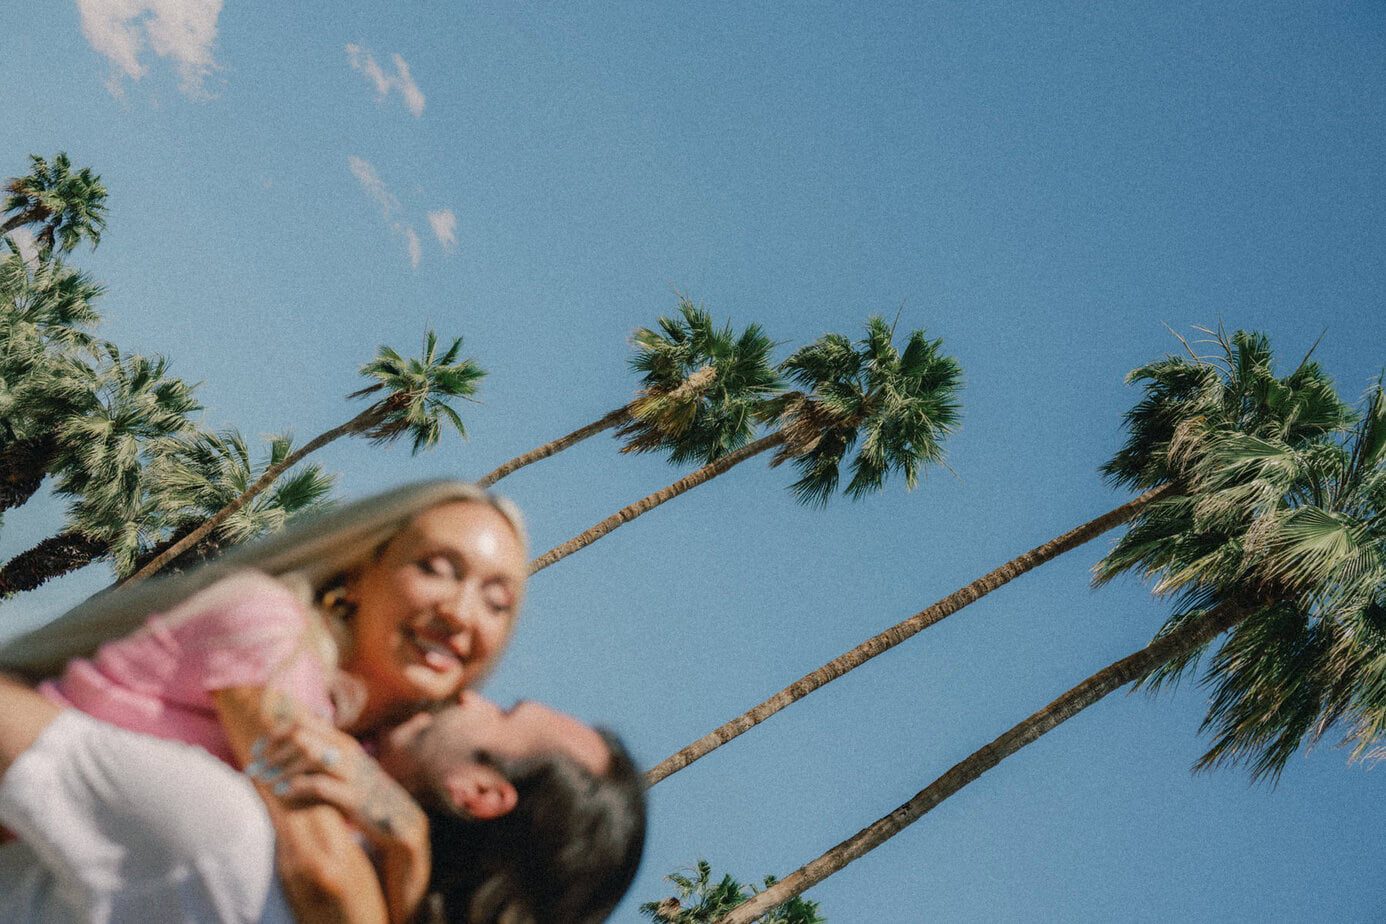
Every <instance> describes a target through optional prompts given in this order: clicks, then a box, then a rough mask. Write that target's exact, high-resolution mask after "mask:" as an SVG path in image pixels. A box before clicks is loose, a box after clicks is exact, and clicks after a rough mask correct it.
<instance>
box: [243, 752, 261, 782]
mask: <svg viewBox="0 0 1386 924" xmlns="http://www.w3.org/2000/svg"><path fill="white" fill-rule="evenodd" d="M251 753H252V754H253V753H254V751H252V752H251ZM264 772H265V765H264V764H262V763H261V762H260V758H259V756H258V755H257V756H256V758H255V759H254V760H252V761H251V762H250V763H248V764H246V765H245V775H246V776H259V775H260V774H262V773H264Z"/></svg>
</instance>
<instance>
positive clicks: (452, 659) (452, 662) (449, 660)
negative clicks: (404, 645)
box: [414, 633, 462, 671]
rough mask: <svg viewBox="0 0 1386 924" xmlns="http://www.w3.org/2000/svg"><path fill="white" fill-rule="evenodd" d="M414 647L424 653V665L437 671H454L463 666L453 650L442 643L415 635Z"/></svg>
mask: <svg viewBox="0 0 1386 924" xmlns="http://www.w3.org/2000/svg"><path fill="white" fill-rule="evenodd" d="M414 647H416V648H418V649H419V651H421V652H422V653H423V660H424V663H425V664H427V665H428V666H429V667H431V668H433V669H434V670H436V671H446V670H453V669H455V668H457V667H460V666H461V663H462V662H461V661H460V660H459V659H458V657H457V655H456V654H455V653H454V652H453V650H452V649H451V648H449V647H448V646H446V645H444V644H443V643H442V642H439V641H435V640H433V639H431V638H425V637H424V636H422V635H418V634H417V633H415V634H414Z"/></svg>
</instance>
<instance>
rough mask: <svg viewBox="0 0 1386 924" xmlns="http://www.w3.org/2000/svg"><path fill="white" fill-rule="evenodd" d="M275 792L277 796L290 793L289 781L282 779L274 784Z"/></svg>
mask: <svg viewBox="0 0 1386 924" xmlns="http://www.w3.org/2000/svg"><path fill="white" fill-rule="evenodd" d="M274 794H275V795H276V796H287V795H288V794H289V781H288V780H280V781H279V782H278V783H275V784H274Z"/></svg>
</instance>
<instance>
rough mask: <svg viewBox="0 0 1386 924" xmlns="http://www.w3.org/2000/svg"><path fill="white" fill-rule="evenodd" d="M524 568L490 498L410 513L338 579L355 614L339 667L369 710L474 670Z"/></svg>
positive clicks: (512, 611) (429, 693) (488, 654)
mask: <svg viewBox="0 0 1386 924" xmlns="http://www.w3.org/2000/svg"><path fill="white" fill-rule="evenodd" d="M527 574H528V562H527V561H526V558H525V549H524V544H523V543H522V542H521V541H520V538H519V536H517V535H516V533H515V530H514V528H513V527H512V526H511V525H510V522H509V521H508V520H507V519H506V518H505V517H504V516H503V515H502V514H501V513H500V512H499V511H497V510H496V509H495V508H494V507H492V506H491V505H490V504H485V503H480V502H476V501H455V502H451V503H446V504H441V505H439V506H437V507H432V508H430V509H428V510H425V511H423V512H422V513H420V514H418V515H417V516H415V517H414V518H413V519H412V520H411V521H410V522H409V524H408V525H407V526H405V528H404V529H402V530H401V531H400V532H399V533H398V534H397V535H396V536H395V537H394V538H393V539H391V540H390V541H389V542H388V543H387V544H386V545H385V547H384V548H382V549H381V550H380V552H379V553H378V554H377V555H376V556H375V557H374V558H372V559H371V560H370V561H368V562H366V564H364V565H363V566H361V567H360V568H359V569H357V570H356V571H355V572H354V573H353V574H352V575H351V576H350V578H349V579H348V581H347V584H346V596H347V599H348V600H349V601H350V602H351V603H353V604H354V605H355V614H354V616H353V617H352V620H351V629H352V636H353V642H352V645H351V651H350V654H349V656H348V658H347V661H346V663H345V664H344V665H343V668H344V669H345V670H347V671H349V672H350V673H352V674H355V675H356V676H357V677H359V678H360V679H361V680H362V681H363V682H364V684H365V686H366V691H367V696H366V710H367V714H368V716H374V717H377V718H380V717H384V716H385V715H387V714H388V713H389V712H391V711H392V710H394V709H397V708H399V707H403V706H409V705H413V704H416V703H418V702H419V701H420V700H440V699H444V698H446V697H449V696H451V695H453V694H454V693H456V692H457V691H458V690H460V689H462V688H463V687H464V686H469V685H471V684H473V683H475V682H476V681H477V680H478V679H479V678H480V677H481V676H483V675H484V674H485V673H486V672H487V670H489V669H490V666H491V664H492V662H493V661H494V660H495V658H496V657H497V656H498V655H499V654H500V652H501V650H502V649H503V648H504V647H505V643H506V641H507V640H508V639H509V637H510V630H511V627H512V626H513V624H514V620H515V615H516V613H517V612H518V611H519V606H520V601H521V598H522V597H523V594H524V585H525V578H526V575H527ZM363 718H366V717H364V716H363Z"/></svg>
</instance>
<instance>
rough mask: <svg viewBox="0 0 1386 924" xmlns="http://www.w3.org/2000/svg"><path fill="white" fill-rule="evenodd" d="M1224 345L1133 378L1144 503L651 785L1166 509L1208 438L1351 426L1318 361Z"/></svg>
mask: <svg viewBox="0 0 1386 924" xmlns="http://www.w3.org/2000/svg"><path fill="white" fill-rule="evenodd" d="M1208 333H1210V334H1214V332H1212V331H1209V332H1208ZM1214 337H1215V341H1214V342H1215V343H1216V344H1217V345H1218V347H1219V351H1218V352H1217V353H1214V354H1213V355H1211V356H1197V355H1193V356H1191V357H1190V359H1188V360H1185V359H1184V358H1182V357H1179V356H1173V357H1167V358H1166V359H1164V360H1161V361H1160V362H1157V363H1154V364H1151V365H1149V366H1143V367H1141V368H1139V369H1136V370H1135V371H1133V372H1132V373H1131V374H1130V375H1129V376H1127V381H1128V382H1130V383H1139V384H1142V385H1143V386H1144V388H1145V395H1144V397H1143V398H1142V400H1141V401H1140V402H1139V403H1138V404H1137V405H1136V406H1135V407H1134V408H1133V409H1132V410H1131V411H1130V412H1129V413H1127V415H1126V419H1125V425H1126V430H1127V439H1126V442H1125V444H1124V445H1123V447H1122V449H1121V450H1120V451H1119V452H1118V453H1117V454H1116V456H1115V457H1114V459H1113V460H1112V461H1111V462H1109V463H1108V464H1107V465H1106V466H1104V469H1103V470H1104V472H1106V473H1107V475H1108V477H1109V479H1111V480H1112V481H1114V482H1116V483H1117V484H1120V485H1124V486H1128V487H1139V488H1145V489H1146V490H1145V492H1144V493H1142V494H1141V495H1140V496H1138V497H1136V498H1135V499H1133V500H1131V501H1128V502H1127V503H1124V504H1122V505H1121V506H1119V507H1117V508H1115V509H1113V510H1110V511H1108V512H1107V513H1104V514H1102V515H1101V516H1099V517H1097V518H1095V519H1092V520H1089V521H1088V522H1086V523H1083V524H1081V525H1080V526H1077V527H1075V528H1073V529H1071V530H1069V531H1068V532H1066V533H1064V534H1062V535H1060V536H1057V537H1055V538H1053V539H1051V540H1049V541H1048V542H1045V543H1043V544H1042V545H1039V546H1037V547H1035V548H1033V549H1031V550H1030V551H1028V552H1026V553H1025V554H1023V555H1021V556H1019V557H1017V558H1013V559H1011V560H1010V561H1008V562H1006V563H1005V564H1004V565H1001V566H1000V567H998V568H995V569H993V570H992V571H989V572H987V573H986V574H984V575H982V576H981V577H979V578H977V579H976V580H974V581H972V582H971V583H969V584H967V585H965V586H963V587H961V588H959V589H958V590H956V591H954V592H953V593H951V594H949V595H948V596H946V597H944V598H943V599H941V600H939V601H937V602H935V603H934V604H932V605H931V606H929V607H926V608H925V609H923V610H921V611H919V612H918V613H916V614H914V615H913V616H910V617H909V618H907V619H904V620H902V621H901V622H898V623H896V624H895V625H893V626H891V627H890V628H888V629H886V630H885V631H883V632H880V633H878V634H876V635H874V636H872V637H871V638H869V639H867V640H866V641H864V642H862V643H861V644H859V645H857V646H856V647H855V648H852V649H851V650H850V651H847V652H845V653H843V654H841V655H838V656H837V657H836V658H833V659H832V660H831V661H829V662H828V663H826V664H824V665H822V666H821V667H819V668H817V669H816V670H813V671H811V672H809V673H808V674H805V675H804V676H802V677H800V678H799V679H798V680H796V681H794V682H793V683H792V684H790V685H789V686H787V687H785V688H784V689H782V690H780V691H779V692H778V693H776V694H774V695H773V696H771V697H769V698H768V699H766V700H764V701H763V702H761V703H759V704H758V705H756V706H754V707H753V708H751V709H749V710H747V711H746V712H743V713H742V714H741V715H739V716H737V717H736V718H734V719H731V720H729V721H727V722H724V723H723V724H722V725H720V726H718V727H717V728H715V729H713V730H712V731H711V732H709V733H707V734H706V735H704V736H702V737H701V738H699V739H698V740H696V741H694V742H692V743H690V744H688V745H686V746H684V747H683V748H680V749H679V750H678V751H676V752H675V753H673V754H671V755H669V756H668V757H666V758H665V759H664V760H662V761H660V762H659V763H658V764H656V765H655V766H654V767H653V768H651V769H650V770H649V771H648V772H647V773H646V777H645V779H646V782H647V783H648V784H649V785H651V786H653V785H654V784H656V783H658V782H660V781H661V780H664V779H666V778H667V777H669V776H671V775H672V774H674V773H677V772H678V771H680V770H682V769H683V768H684V767H687V766H688V765H689V764H691V763H693V762H694V761H696V760H698V759H699V758H701V757H705V756H706V755H708V754H710V753H711V752H712V751H714V750H716V749H717V748H719V747H721V746H722V745H724V744H726V743H727V742H729V741H731V740H732V739H733V738H736V737H738V736H740V735H742V734H744V733H745V732H747V731H749V730H750V729H752V728H754V727H755V726H757V725H759V724H760V723H761V722H763V721H765V720H766V719H767V718H769V717H770V716H772V715H774V714H775V713H777V712H779V711H780V710H781V709H784V708H785V707H787V706H790V705H792V704H794V703H796V702H798V701H799V700H801V699H803V698H804V697H805V696H808V695H809V694H810V693H812V692H813V691H815V690H817V689H819V688H820V687H822V686H823V685H825V684H827V683H830V682H832V681H833V680H836V679H837V678H838V677H841V676H842V675H843V674H845V673H847V672H848V671H850V670H853V669H855V668H857V667H860V666H861V665H863V664H865V663H866V662H867V661H869V660H871V659H872V658H874V657H876V656H877V655H879V654H882V653H884V652H886V651H889V650H890V649H891V648H894V647H895V646H896V645H898V644H900V643H901V642H903V641H905V640H906V639H908V638H911V637H913V636H915V635H917V634H919V633H920V632H922V631H924V630H925V629H927V628H929V627H930V626H932V625H934V624H935V623H938V622H940V621H941V620H943V619H945V618H947V617H948V616H951V615H952V614H953V613H956V612H957V611H958V610H960V609H962V608H963V607H965V606H967V605H968V604H970V603H973V602H975V601H977V600H979V599H981V598H982V597H984V596H986V595H987V594H988V593H990V592H992V591H993V590H996V589H997V588H998V587H1001V586H1002V585H1004V584H1006V583H1009V582H1010V581H1012V580H1014V579H1015V578H1017V577H1019V576H1020V575H1022V574H1025V573H1026V572H1028V571H1031V570H1033V569H1035V568H1037V567H1039V566H1040V565H1042V564H1045V563H1046V562H1049V561H1052V560H1053V559H1055V558H1057V557H1058V556H1060V555H1062V554H1064V553H1065V552H1068V551H1071V550H1072V549H1075V548H1078V547H1079V546H1081V545H1084V544H1086V543H1087V542H1090V541H1092V540H1093V539H1095V538H1097V537H1098V536H1100V535H1103V534H1104V533H1106V532H1108V531H1109V530H1112V529H1115V528H1116V527H1117V526H1120V525H1121V524H1123V523H1126V522H1129V521H1130V520H1131V519H1132V518H1133V517H1136V516H1138V515H1140V514H1141V513H1142V511H1144V510H1146V509H1147V508H1148V507H1150V505H1151V504H1153V503H1155V502H1156V501H1160V500H1162V499H1165V498H1167V497H1171V496H1174V495H1175V494H1177V493H1178V492H1179V491H1180V490H1181V488H1180V484H1181V481H1182V480H1183V478H1184V475H1185V469H1186V468H1187V466H1188V465H1189V464H1190V461H1191V460H1193V459H1195V458H1197V457H1198V456H1199V452H1198V447H1199V446H1200V445H1202V442H1203V441H1204V440H1206V438H1207V436H1208V434H1211V433H1216V432H1223V431H1227V430H1235V431H1238V432H1246V433H1278V434H1280V435H1281V436H1282V438H1284V439H1286V440H1288V441H1290V442H1291V443H1293V444H1296V445H1297V444H1299V443H1302V442H1304V441H1306V440H1312V439H1315V438H1317V437H1319V436H1321V435H1323V434H1324V433H1327V432H1331V431H1333V430H1335V429H1337V428H1339V427H1341V426H1343V425H1344V424H1345V423H1346V422H1347V421H1348V420H1349V419H1350V411H1349V409H1348V408H1347V407H1345V406H1344V405H1343V404H1342V402H1340V401H1338V399H1337V396H1336V394H1335V393H1334V391H1333V386H1332V383H1331V382H1330V381H1329V380H1328V378H1327V377H1326V376H1325V375H1324V373H1323V371H1322V369H1320V368H1319V367H1318V365H1317V364H1315V363H1313V362H1310V361H1309V358H1308V357H1306V358H1305V360H1304V361H1302V362H1301V363H1300V364H1299V366H1297V367H1296V368H1295V370H1294V371H1293V372H1292V373H1290V374H1289V375H1287V376H1285V377H1283V378H1277V377H1276V376H1275V374H1274V372H1273V371H1272V363H1271V361H1272V355H1271V350H1270V345H1269V342H1268V341H1267V340H1266V338H1265V337H1264V336H1263V335H1261V334H1255V333H1247V332H1244V331H1238V332H1236V333H1235V334H1234V335H1232V336H1231V337H1228V336H1226V335H1225V334H1223V333H1221V332H1217V333H1215V334H1214ZM1171 447H1173V448H1171Z"/></svg>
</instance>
